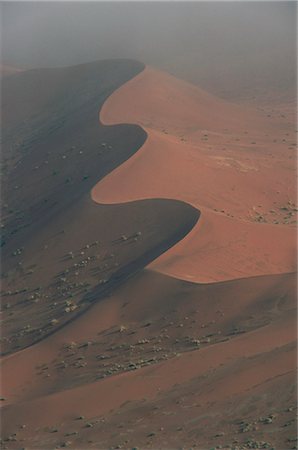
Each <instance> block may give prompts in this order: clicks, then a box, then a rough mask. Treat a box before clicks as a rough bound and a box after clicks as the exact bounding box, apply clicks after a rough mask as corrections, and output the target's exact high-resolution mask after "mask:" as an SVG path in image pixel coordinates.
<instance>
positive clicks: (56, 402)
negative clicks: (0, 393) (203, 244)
mask: <svg viewBox="0 0 298 450" xmlns="http://www.w3.org/2000/svg"><path fill="white" fill-rule="evenodd" d="M295 295H296V277H295V275H294V274H292V275H291V274H287V275H279V276H266V277H257V278H252V279H242V280H233V281H230V282H224V283H215V284H209V285H208V284H206V285H198V284H192V283H189V282H185V281H182V280H177V279H172V278H170V277H167V276H164V275H161V274H157V273H155V272H151V271H143V272H141V273H140V274H138V275H137V276H136V277H134V278H133V279H131V280H130V281H128V282H127V283H126V284H125V286H121V287H119V288H118V289H117V290H115V292H114V293H113V294H112V295H110V296H109V297H107V298H106V299H104V300H103V301H102V302H99V303H97V304H96V305H94V306H93V307H92V309H90V310H89V311H87V312H86V313H85V314H84V315H82V316H81V317H79V318H78V319H77V320H76V321H75V322H73V323H70V324H68V325H66V326H64V327H63V328H62V329H61V330H60V331H58V332H57V333H55V334H54V335H53V336H51V337H48V338H47V339H46V340H44V341H42V342H40V343H38V344H36V345H35V346H32V347H31V348H28V349H26V350H23V351H21V352H19V353H16V354H15V355H11V356H8V357H6V358H5V360H4V365H3V373H4V374H8V373H9V374H10V377H5V378H4V379H5V380H6V382H5V384H4V390H5V395H7V401H8V403H10V405H8V406H6V407H5V408H4V410H3V426H4V430H5V432H6V433H7V434H10V433H13V432H14V431H15V430H16V429H17V424H23V423H24V424H26V429H24V430H22V431H21V432H18V437H19V436H22V438H23V439H24V440H25V441H27V442H28V443H29V442H30V443H31V445H32V448H37V447H36V446H38V442H44V443H45V447H44V448H52V447H53V446H55V445H57V444H59V443H60V442H63V435H65V433H66V434H67V433H68V432H69V433H70V432H73V431H77V435H73V436H72V438H71V441H72V443H73V446H74V447H75V448H77V447H80V448H81V447H82V448H85V447H86V445H88V444H87V442H88V439H90V437H92V442H93V443H94V445H95V446H96V443H97V445H98V444H99V445H101V446H108V447H110V446H111V445H112V446H116V445H117V444H121V445H122V444H123V443H124V442H125V440H126V439H128V442H129V443H130V444H129V446H130V447H131V446H132V445H140V446H141V447H144V446H145V447H146V446H147V445H149V443H150V442H151V443H152V445H157V446H159V447H161V448H167V447H171V446H173V447H174V448H176V446H177V442H182V441H183V442H184V443H187V445H193V444H194V443H196V445H198V446H199V448H207V446H210V445H212V442H213V439H214V436H215V434H216V433H217V432H219V431H220V430H219V429H218V425H215V424H214V417H216V418H217V419H216V420H219V422H218V423H220V429H221V430H225V437H224V438H223V439H224V440H221V442H226V443H232V441H233V439H234V438H235V435H236V434H237V433H239V429H240V428H241V425H239V423H240V422H239V421H240V420H241V419H244V420H245V421H247V422H248V423H250V422H254V421H256V422H257V421H258V418H259V417H267V416H268V414H273V416H274V417H277V419H276V420H274V422H275V423H274V425H272V426H269V428H270V430H271V431H270V433H271V438H270V439H271V440H270V443H271V445H279V447H278V448H287V447H286V444H285V442H286V437H287V436H289V435H290V434H291V432H292V431H294V428H293V427H294V423H292V422H291V423H292V425H291V426H290V427H289V428H287V430H285V429H282V428H281V430H280V431H279V433H278V434H276V433H273V429H276V427H277V426H278V427H279V428H280V427H282V425H283V423H284V421H285V420H289V419H291V417H292V415H293V414H292V413H289V412H288V413H286V412H285V411H286V408H287V407H289V406H291V405H292V404H293V403H294V402H295V389H294V386H295V339H296V321H295V315H294V314H293V311H294V309H295ZM121 327H122V328H121ZM120 329H122V331H121V332H119V330H120ZM87 341H88V342H89V345H88V346H86V345H84V343H85V342H87ZM117 349H118V350H117ZM157 349H159V350H157ZM41 355H42V357H41ZM58 355H59V356H58ZM57 356H58V358H57ZM62 360H63V361H65V363H64V364H63V362H61V361H62ZM78 361H83V364H82V365H81V367H80V368H78V367H79V366H78V364H77V362H78ZM25 362H26V363H25ZM133 366H134V367H133ZM20 370H22V373H23V377H22V383H20V380H18V379H17V377H16V376H12V374H17V373H18V372H19V371H20ZM47 374H50V376H49V377H48V378H47ZM104 374H105V375H104ZM285 380H287V381H286V382H287V386H288V389H285V386H284V383H285ZM273 386H274V387H273ZM272 389H274V390H275V395H274V396H272V394H271V390H272ZM57 391H60V392H57ZM55 392H56V393H55ZM260 392H261V393H262V395H261V396H260ZM267 396H268V397H267ZM256 399H258V400H256ZM261 399H262V400H261ZM252 406H253V407H252ZM38 411H44V413H43V414H40V413H39V412H38ZM140 411H143V413H142V415H141V416H143V414H145V415H146V420H145V421H144V422H143V423H142V425H141V424H139V423H138V421H136V422H134V421H135V418H136V417H137V416H138V414H139V413H140ZM165 411H167V412H168V414H166V415H164V412H165ZM79 416H84V417H85V419H83V420H82V421H77V420H76V418H77V417H79ZM195 417H196V420H197V423H196V425H195V424H194V422H193V420H194V418H195ZM212 418H213V419H212ZM133 422H134V425H133V430H134V432H133V436H131V435H130V432H129V428H130V427H131V426H132V423H133ZM86 423H92V424H93V426H92V430H91V429H90V430H88V427H87V428H86ZM117 423H118V424H119V423H122V424H123V427H122V429H123V434H121V435H119V436H115V433H114V427H115V426H116V427H117ZM277 423H278V425H277ZM130 424H131V425H130ZM159 427H163V430H162V433H161V432H160V431H158V430H159ZM202 427H203V428H204V430H203V429H202ZM55 428H57V433H55V434H51V432H50V431H51V429H55ZM269 428H268V427H267V428H266V427H264V425H260V426H258V427H257V430H258V431H257V432H256V433H254V434H255V435H256V437H255V439H257V440H262V439H264V434H266V433H267V432H268V429H269ZM33 430H37V432H35V433H33ZM195 430H197V432H196V431H195ZM198 430H201V431H200V432H198ZM152 431H154V432H155V434H154V438H152V439H153V440H151V439H149V440H148V437H146V436H148V435H149V434H150V432H152ZM242 436H243V435H242ZM242 436H239V437H241V438H242ZM243 438H245V436H244V437H243ZM34 446H35V447H34Z"/></svg>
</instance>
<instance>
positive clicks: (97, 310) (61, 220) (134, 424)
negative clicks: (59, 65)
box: [1, 61, 297, 450]
mask: <svg viewBox="0 0 298 450" xmlns="http://www.w3.org/2000/svg"><path fill="white" fill-rule="evenodd" d="M141 70H143V67H142V65H141V64H140V63H137V62H132V61H127V62H125V61H119V62H117V61H112V62H111V61H110V62H107V61H106V62H102V63H97V64H94V65H93V64H91V65H87V66H85V65H83V66H80V67H75V68H68V69H65V70H64V69H63V70H58V71H56V70H55V69H53V71H50V72H49V73H48V71H47V70H45V71H44V72H43V73H39V72H38V73H33V74H30V73H29V74H27V75H26V77H25V83H28V87H29V88H30V89H31V90H33V91H34V90H35V86H36V81H38V83H39V85H40V86H46V88H44V90H43V91H42V92H41V95H40V96H39V98H38V99H36V98H35V97H36V96H35V95H32V91H30V93H29V94H28V92H29V91H28V89H25V90H24V89H23V87H24V84H23V83H24V81H23V82H22V78H20V80H19V82H17V80H16V81H13V80H12V81H10V82H9V83H12V85H11V89H7V92H8V93H9V92H10V94H11V92H12V99H14V102H12V101H11V98H10V95H8V101H7V104H8V105H9V110H8V116H9V120H8V123H9V122H10V121H11V122H12V125H11V127H10V130H9V131H10V134H9V133H8V135H9V136H11V137H10V138H11V140H12V141H11V142H12V143H14V141H13V139H16V141H18V140H20V141H21V140H22V139H24V141H25V144H27V145H28V146H29V147H30V153H29V155H25V157H24V158H23V159H22V161H21V162H22V163H21V164H16V165H15V166H14V168H13V171H12V176H11V178H9V183H10V184H9V183H8V184H7V186H8V187H7V191H9V192H8V193H9V194H10V197H9V198H10V200H9V204H10V206H11V205H12V206H13V207H14V208H15V210H16V214H15V216H14V215H12V217H11V218H10V221H11V226H10V227H7V228H8V231H7V233H8V235H9V236H10V239H8V241H7V245H6V246H5V247H4V251H5V252H6V257H7V258H6V259H7V261H6V266H7V267H6V268H5V270H6V274H7V276H6V278H5V280H4V282H5V283H7V286H5V289H6V288H7V289H8V288H9V289H11V290H12V289H13V292H12V295H9V296H8V299H9V302H10V303H7V306H8V307H7V308H6V307H5V308H4V310H3V311H2V314H3V318H4V320H3V323H4V328H3V330H4V334H3V336H5V339H4V342H2V345H3V346H4V348H5V349H7V353H11V352H14V353H13V354H8V355H6V356H5V357H4V358H3V359H2V369H1V375H2V379H3V382H2V386H1V387H2V393H1V395H3V398H2V400H3V401H2V405H3V409H2V429H3V438H4V439H3V440H4V446H6V448H7V449H14V448H20V447H21V448H24V447H25V448H30V449H31V448H32V449H38V450H41V449H42V450H47V449H49V450H50V449H53V448H61V447H62V448H64V447H69V448H77V449H78V448H81V449H86V448H88V449H89V448H95V447H96V448H136V447H137V448H177V447H178V445H179V447H180V446H181V445H183V446H186V447H188V448H191V447H192V448H193V447H197V448H211V447H215V446H217V445H219V444H220V445H221V446H222V447H226V448H228V447H229V448H231V447H232V446H233V445H234V444H235V443H237V445H238V443H239V445H241V446H242V447H243V448H248V445H249V446H250V447H251V445H254V446H255V445H256V443H258V442H260V443H261V444H260V445H262V446H263V443H264V441H265V440H266V441H269V442H270V444H268V445H269V447H270V448H271V447H272V448H289V447H290V445H291V446H292V444H289V443H290V442H293V441H291V440H290V439H293V437H292V436H293V435H294V434H295V418H294V414H295V411H294V409H295V406H294V405H295V404H296V403H295V399H296V378H295V362H296V336H297V324H296V319H295V318H296V314H295V308H296V293H297V279H296V274H294V273H280V274H274V275H272V273H277V272H285V271H287V270H293V268H295V259H294V258H295V256H294V250H295V244H296V242H295V234H294V231H295V230H294V228H293V227H292V225H293V224H292V222H293V220H294V217H293V216H294V212H295V207H294V204H293V190H294V187H295V186H294V182H293V176H292V172H291V171H292V170H293V160H292V159H291V158H292V157H293V156H292V155H293V149H292V148H288V147H290V146H289V144H288V140H289V139H292V136H291V138H289V137H286V141H287V146H285V144H284V143H283V141H282V139H281V137H280V136H282V135H283V134H285V135H286V134H288V133H290V132H291V131H290V130H289V128H290V125H289V124H288V121H284V122H283V121H282V120H281V119H280V117H270V118H268V117H267V114H265V113H264V111H255V110H248V109H246V108H244V107H242V106H238V105H231V104H229V103H227V102H225V101H223V100H220V99H217V98H215V97H213V96H211V95H209V94H207V93H205V92H204V91H201V90H200V89H198V88H196V87H194V86H191V85H189V84H187V83H184V82H183V81H180V80H177V79H175V78H173V77H171V76H169V75H166V74H163V73H161V72H158V71H156V70H154V69H152V68H150V67H147V68H145V70H144V71H142V72H140V71H141ZM136 74H138V75H136ZM135 75H136V76H135ZM45 76H48V77H49V78H48V79H47V81H48V83H53V85H51V86H52V88H51V90H52V91H53V92H55V93H56V95H57V99H55V102H53V103H55V109H54V110H52V109H51V108H49V105H48V103H47V102H48V99H47V96H48V88H49V85H48V84H47V83H45ZM133 76H134V78H132V77H133ZM20 77H22V75H21V74H20ZM32 77H33V78H32ZM55 77H57V79H56V78H55ZM128 79H129V80H130V81H127V80H128ZM91 80H93V83H94V84H92V83H91V84H90V81H91ZM99 80H100V82H99ZM16 82H17V84H16V86H15V84H14V83H16ZM123 83H125V84H123ZM25 85H26V84H25ZM91 85H92V86H93V87H92V89H91ZM119 86H121V87H120V88H119ZM15 87H17V88H18V89H15ZM116 87H118V90H117V91H114V90H115V89H116ZM30 89H29V90H30ZM62 91H63V92H64V93H67V95H65V96H64V97H61V95H60V92H62ZM16 92H17V93H18V94H17V97H18V99H16V94H15V93H16ZM111 92H114V93H112V94H111ZM19 93H22V95H23V96H22V97H21V98H22V100H21V105H22V106H24V108H23V107H22V108H19V110H18V111H17V113H18V114H17V115H13V114H12V112H13V109H14V107H15V105H18V104H19V102H20V99H19ZM77 93H78V94H77ZM33 94H34V92H33ZM108 94H111V95H110V97H108V98H107V96H108ZM60 97H61V105H60V108H61V109H60V110H59V108H57V101H58V100H60ZM30 100H31V102H33V103H32V104H31V103H30ZM35 101H37V105H35V103H34V102H35ZM103 102H104V103H103ZM58 103H59V102H58ZM102 103H103V106H102V108H101V111H100V120H101V122H102V123H99V124H98V120H97V117H96V114H97V111H98V107H100V106H101V105H102ZM41 111H42V114H43V115H42V116H41V118H42V119H44V120H42V121H41V122H42V127H41V128H40V129H39V132H40V133H39V134H37V135H36V134H33V136H32V129H35V127H34V126H33V125H34V123H35V122H34V121H33V122H31V123H30V121H29V125H30V126H29V125H28V129H27V131H26V129H25V130H22V129H21V132H23V133H25V137H23V136H22V135H20V136H19V135H18V133H17V132H16V133H15V130H17V128H18V127H19V123H20V122H22V121H24V120H25V119H26V118H27V117H28V116H29V118H30V117H31V116H33V117H36V116H38V114H37V112H38V113H40V112H41ZM78 111H79V112H78ZM33 112H34V114H32V113H33ZM82 112H83V113H82ZM65 117H67V119H68V121H66V125H65V126H64V125H63V123H64V119H65ZM44 122H45V123H46V129H44V128H43V126H44V125H43V123H44ZM61 123H62V125H61ZM115 123H121V124H122V125H117V126H115V125H114V124H115ZM128 123H132V124H134V125H128ZM104 124H106V125H104ZM37 125H38V124H37ZM108 125H111V126H108ZM21 138H22V139H21ZM275 140H277V142H273V141H275ZM252 141H253V142H256V144H252ZM12 143H10V142H9V143H8V144H7V149H8V152H9V151H10V149H11V146H12ZM86 150H87V151H86ZM45 159H46V160H47V163H46V164H45V162H44V160H45ZM78 162H79V163H78ZM58 164H59V166H58ZM36 166H37V167H38V170H32V167H36ZM57 166H58V167H59V169H60V170H61V172H60V173H56V172H57ZM112 170H113V171H112ZM111 171H112V172H111ZM53 172H55V174H53ZM82 173H83V174H84V175H85V176H84V177H83V179H82ZM28 174H30V185H27V181H28ZM66 177H67V180H68V181H67V182H66ZM69 179H70V181H69ZM99 179H101V181H100V182H97V180H99ZM16 180H17V182H18V184H19V185H20V186H26V188H23V189H22V190H21V191H18V190H14V189H13V186H15V184H16ZM37 186H38V189H37ZM90 191H91V198H90ZM35 192H36V193H37V195H38V197H37V198H36V197H34V195H35ZM45 199H46V200H47V201H46V203H45V204H44V200H45ZM98 203H101V204H98ZM20 204H21V205H23V204H24V205H26V207H27V210H26V209H25V210H24V216H23V221H22V222H21V224H23V223H25V224H26V223H27V222H26V220H24V217H25V218H26V217H27V215H28V217H32V215H33V213H34V222H33V223H29V224H28V226H26V227H22V228H21V229H20V230H19V231H18V233H17V235H16V237H14V234H11V235H10V234H9V231H10V230H13V229H14V227H15V226H16V224H17V223H18V222H17V220H19V219H18V218H19V217H20V216H19V209H20ZM49 205H51V208H49ZM199 211H200V212H201V215H200V212H199ZM12 214H13V213H12ZM9 217H10V216H9ZM276 222H278V223H276ZM98 239H99V240H98ZM177 242H178V243H177ZM23 244H24V247H25V249H24V252H23V253H22V256H21V257H20V258H21V261H22V264H21V265H22V266H23V269H19V268H18V269H17V270H15V267H16V261H19V259H18V258H19V256H13V254H12V251H13V250H15V248H16V246H19V247H20V246H21V245H23ZM86 244H87V245H86ZM160 255H161V256H160ZM156 258H157V259H156ZM86 260H87V261H90V262H88V263H86ZM150 261H154V262H153V263H152V262H151V264H149V269H148V268H146V269H144V267H148V263H150ZM30 268H33V269H34V270H33V271H32V272H31V271H29V269H30ZM27 270H28V272H27ZM266 272H268V273H269V272H271V274H270V275H263V276H260V275H261V274H263V273H266ZM168 274H169V275H171V276H168ZM252 274H253V275H258V276H256V277H252V276H251V275H252ZM132 275H133V276H132ZM191 280H193V282H192V281H191ZM106 281H108V283H106ZM119 281H125V283H120V282H119ZM198 281H200V282H201V283H199V282H198ZM202 281H203V282H205V283H202ZM25 282H26V285H25V286H26V293H24V292H23V291H22V289H23V288H24V283H25ZM81 283H83V285H81ZM85 283H87V284H85ZM77 285H79V287H80V289H81V287H83V288H84V289H83V290H80V291H79V292H77V290H76V289H75V290H72V289H73V287H75V288H77ZM37 286H38V287H37ZM85 288H86V289H85ZM15 290H16V291H15ZM36 292H38V295H36ZM29 294H32V296H30V297H29ZM65 294H66V295H67V296H66V297H65ZM68 294H71V295H72V296H71V298H70V299H69V297H68ZM69 300H70V301H69ZM65 306H67V308H65ZM69 306H75V307H76V309H75V311H74V312H70V311H69ZM67 309H68V311H67ZM57 319H58V320H57ZM53 321H54V323H53ZM25 347H26V348H25ZM2 405H1V406H2ZM269 414H270V416H269ZM271 417H272V419H271ZM262 418H263V419H262ZM266 419H268V420H269V419H270V420H271V421H272V423H270V421H269V422H264V423H263V422H262V420H266ZM252 426H253V428H250V427H252ZM242 428H243V429H245V428H249V432H250V440H249V441H247V439H248V437H247V436H248V434H247V433H246V432H243V433H242V432H241V431H243V430H242ZM223 431H224V432H223ZM247 442H248V443H249V444H247ZM265 443H266V442H265ZM266 445H267V444H266ZM250 447H249V448H250ZM259 448H260V446H259Z"/></svg>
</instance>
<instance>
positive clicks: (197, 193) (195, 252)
mask: <svg viewBox="0 0 298 450" xmlns="http://www.w3.org/2000/svg"><path fill="white" fill-rule="evenodd" d="M100 121H101V122H102V123H103V124H106V125H112V124H116V123H133V124H138V125H140V126H141V127H143V129H144V130H145V131H146V133H147V140H146V141H145V143H144V144H143V146H142V147H141V149H140V150H139V151H138V152H137V153H136V154H135V155H133V156H132V157H131V158H130V159H128V160H127V161H126V162H125V163H123V164H122V165H121V166H119V167H118V168H117V169H116V170H114V171H113V172H111V173H110V174H109V175H107V176H106V177H105V178H104V179H103V180H101V181H100V182H99V183H98V184H97V185H96V186H95V187H94V188H93V190H92V198H93V200H95V201H97V202H99V203H121V202H122V203H125V202H129V201H134V200H139V199H146V198H173V199H177V200H182V201H185V202H187V203H189V204H191V205H192V206H194V207H196V208H197V209H199V210H200V211H201V212H202V217H201V219H200V221H199V222H198V224H197V225H196V226H195V228H194V229H193V230H192V232H191V233H190V235H189V236H186V237H185V238H184V240H183V241H181V242H179V243H178V244H177V245H176V246H174V247H173V248H171V249H170V250H169V251H167V252H166V253H165V254H163V255H162V256H160V257H159V258H158V259H157V260H156V261H154V262H153V263H152V264H151V266H150V267H151V268H153V269H155V270H158V271H160V272H161V273H165V274H167V275H171V276H174V277H177V278H181V279H185V280H192V281H196V282H214V281H224V280H229V279H234V278H239V277H246V276H247V277H249V276H255V275H264V274H268V273H283V272H290V271H294V270H295V269H296V256H295V247H296V232H295V229H294V228H293V227H292V226H291V225H293V224H294V220H293V216H294V215H295V203H294V199H295V182H294V177H292V176H289V174H290V175H291V174H292V171H293V160H292V158H293V149H290V148H287V149H285V145H284V143H280V142H273V141H277V139H274V137H275V136H278V135H280V133H281V129H280V128H281V127H282V128H284V130H285V131H286V130H287V129H288V128H289V129H291V126H290V125H291V124H288V123H285V124H282V125H280V120H278V119H276V118H271V117H270V118H269V117H267V115H266V114H264V113H262V112H261V111H257V110H256V109H253V108H247V107H246V106H245V107H242V106H240V105H234V104H231V103H228V102H227V101H224V100H222V99H218V98H216V97H214V96H212V95H210V94H208V93H206V92H204V91H202V90H200V89H198V88H197V87H195V86H192V85H190V84H188V83H186V82H184V81H181V80H177V79H175V78H174V77H172V76H170V75H167V74H165V73H162V72H159V71H156V70H154V69H152V68H150V67H146V68H145V70H144V71H143V72H141V73H140V74H138V75H137V76H136V77H135V78H133V79H131V80H129V81H128V82H127V83H126V84H124V85H123V86H121V87H120V88H119V89H117V90H116V91H115V92H114V93H113V94H112V95H111V96H110V97H109V98H108V99H107V100H106V102H105V103H104V105H103V107H102V109H101V112H100ZM277 124H279V127H278V128H277ZM272 242H275V246H274V248H272Z"/></svg>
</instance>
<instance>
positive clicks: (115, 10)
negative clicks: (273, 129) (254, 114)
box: [1, 2, 296, 92]
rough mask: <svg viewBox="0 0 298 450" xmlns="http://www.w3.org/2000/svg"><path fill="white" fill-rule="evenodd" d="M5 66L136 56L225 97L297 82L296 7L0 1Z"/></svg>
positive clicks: (292, 4) (274, 4) (281, 4)
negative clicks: (228, 93)
mask: <svg viewBox="0 0 298 450" xmlns="http://www.w3.org/2000/svg"><path fill="white" fill-rule="evenodd" d="M1 9H2V36H1V37H2V57H1V59H2V62H4V63H6V64H11V65H15V66H25V67H30V68H31V67H47V66H66V65H73V64H79V63H83V62H87V61H93V60H97V59H104V58H133V59H138V60H141V61H143V62H144V63H147V64H151V65H154V66H157V67H159V68H161V69H164V70H167V71H169V72H171V73H173V74H174V75H176V76H179V77H182V78H185V79H187V80H189V81H192V82H194V83H197V84H199V85H202V87H206V86H207V87H210V89H211V90H212V89H214V90H215V91H216V90H218V91H219V92H220V91H224V90H225V89H226V90H227V91H229V90H232V89H236V88H239V89H249V88H250V87H251V86H254V85H255V86H263V85H264V86H266V85H267V86H268V85H272V86H274V87H280V88H284V87H289V86H292V87H293V86H294V85H295V80H296V73H295V69H296V61H295V58H296V3H295V2H238V3H237V2H130V3H128V2H120V3H116V2H91V3H88V2H77V3H76V2H39V3H38V2H3V3H2V7H1Z"/></svg>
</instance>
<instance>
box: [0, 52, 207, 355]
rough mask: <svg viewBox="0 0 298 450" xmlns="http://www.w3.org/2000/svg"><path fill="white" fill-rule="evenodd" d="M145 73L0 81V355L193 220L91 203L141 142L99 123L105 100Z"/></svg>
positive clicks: (147, 204) (125, 130)
mask: <svg viewBox="0 0 298 450" xmlns="http://www.w3.org/2000/svg"><path fill="white" fill-rule="evenodd" d="M142 69H143V65H142V64H141V63H138V62H134V61H121V60H119V61H102V62H98V63H92V64H87V65H82V66H77V67H73V68H66V69H43V70H34V71H28V72H24V73H20V74H17V75H15V76H13V77H9V78H7V79H6V80H3V93H4V95H3V130H4V132H3V161H2V162H3V165H2V174H3V179H2V185H3V190H2V191H3V193H2V195H3V207H2V261H3V265H2V276H3V282H2V296H3V311H2V317H3V327H2V351H3V352H4V353H7V352H11V351H16V350H19V349H21V348H23V347H25V346H28V345H30V344H31V343H32V342H36V341H38V340H40V339H43V338H44V336H46V335H48V334H51V333H53V332H54V331H55V330H56V329H57V328H59V327H61V326H62V325H63V324H64V323H65V322H67V321H69V320H73V318H74V317H75V316H77V315H78V314H80V312H81V311H83V310H84V309H85V308H87V307H88V306H89V305H90V304H91V303H92V302H93V301H96V300H97V299H98V298H99V297H100V296H101V295H102V293H104V292H106V291H107V290H109V289H110V288H112V286H114V285H115V284H118V283H119V282H122V281H123V280H124V279H125V278H126V277H127V276H130V275H131V274H132V273H133V272H134V271H137V270H139V269H140V268H142V267H144V266H145V265H146V264H148V263H149V262H150V261H152V259H154V258H156V257H157V256H159V255H160V254H161V253H162V252H164V251H165V250H166V249H168V248H169V247H171V246H172V245H174V244H175V243H176V242H177V241H178V240H180V239H181V238H183V237H184V236H185V235H186V234H187V233H188V232H189V231H190V229H191V228H192V227H193V226H194V224H195V223H196V221H197V220H198V217H199V212H198V211H197V210H196V209H194V208H192V207H191V206H189V205H187V204H185V203H182V202H177V201H175V200H168V201H167V200H164V199H161V200H148V201H147V200H146V201H144V202H137V203H130V204H127V205H120V206H119V207H118V206H117V205H112V206H100V205H97V204H96V203H94V202H93V201H92V199H91V198H90V190H91V188H92V187H93V186H94V185H95V184H96V183H97V181H98V180H100V179H101V178H102V177H103V176H104V175H106V174H107V173H109V171H111V170H112V169H114V168H115V167H117V165H119V164H121V163H122V162H123V161H125V160H126V159H127V158H129V157H130V156H131V155H132V154H133V153H134V152H136V151H137V150H138V148H139V147H140V146H141V145H142V144H143V143H144V141H145V139H146V133H145V132H144V131H143V130H142V129H141V128H140V127H138V126H135V125H119V126H111V127H107V126H102V125H100V124H99V123H98V111H99V109H100V107H101V105H102V103H103V102H104V100H105V99H106V98H107V96H108V95H110V94H111V92H112V91H113V90H114V89H115V88H117V87H118V86H119V85H120V84H121V83H123V82H125V81H127V79H128V78H130V77H132V76H133V75H135V74H136V73H138V72H139V71H140V70H142ZM37 89H39V91H38V95H36V90H37Z"/></svg>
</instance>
